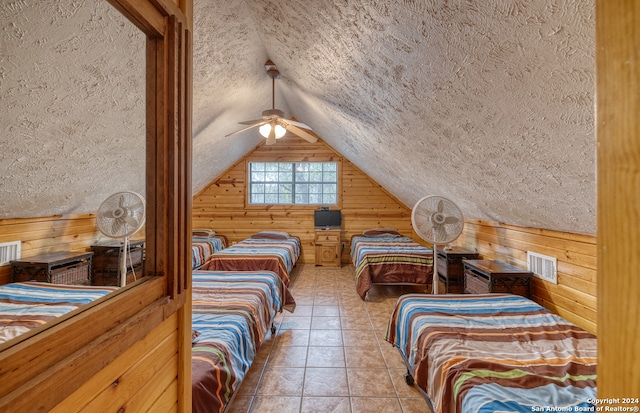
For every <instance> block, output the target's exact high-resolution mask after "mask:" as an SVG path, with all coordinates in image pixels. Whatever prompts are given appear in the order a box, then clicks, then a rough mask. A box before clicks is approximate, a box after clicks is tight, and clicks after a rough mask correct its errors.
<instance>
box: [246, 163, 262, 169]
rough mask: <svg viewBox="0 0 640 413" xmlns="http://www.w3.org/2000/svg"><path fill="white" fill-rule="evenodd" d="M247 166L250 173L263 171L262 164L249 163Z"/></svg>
mask: <svg viewBox="0 0 640 413" xmlns="http://www.w3.org/2000/svg"><path fill="white" fill-rule="evenodd" d="M249 166H250V167H251V170H252V171H264V162H251V163H250V164H249Z"/></svg>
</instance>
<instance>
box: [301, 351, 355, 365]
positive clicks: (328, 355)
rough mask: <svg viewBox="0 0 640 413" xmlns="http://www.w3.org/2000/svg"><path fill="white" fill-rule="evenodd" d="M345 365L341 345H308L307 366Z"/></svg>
mask: <svg viewBox="0 0 640 413" xmlns="http://www.w3.org/2000/svg"><path fill="white" fill-rule="evenodd" d="M345 366H346V365H345V361H344V350H343V348H342V347H309V352H308V356H307V367H342V368H344V367H345Z"/></svg>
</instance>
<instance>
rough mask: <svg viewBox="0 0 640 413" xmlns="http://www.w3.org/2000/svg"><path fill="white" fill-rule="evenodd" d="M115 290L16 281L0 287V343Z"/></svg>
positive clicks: (112, 288)
mask: <svg viewBox="0 0 640 413" xmlns="http://www.w3.org/2000/svg"><path fill="white" fill-rule="evenodd" d="M116 289H117V287H102V286H101V287H97V286H86V285H66V284H49V283H42V282H18V283H11V284H5V285H1V286H0V343H4V342H6V341H9V340H11V339H12V338H14V337H17V336H19V335H20V334H24V333H26V332H27V331H29V330H31V329H34V328H36V327H40V326H41V325H44V324H46V323H47V322H49V321H51V320H54V319H56V318H58V317H60V316H62V315H64V314H67V313H69V312H71V311H73V310H75V309H77V308H78V307H80V306H83V305H85V304H89V303H90V302H92V301H95V300H97V299H98V298H101V297H103V296H105V295H107V294H109V293H110V292H112V291H115V290H116Z"/></svg>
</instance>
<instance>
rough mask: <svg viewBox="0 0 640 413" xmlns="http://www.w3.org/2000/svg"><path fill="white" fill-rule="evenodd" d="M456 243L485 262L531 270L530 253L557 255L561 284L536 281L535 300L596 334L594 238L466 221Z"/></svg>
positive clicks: (559, 281) (534, 281)
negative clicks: (495, 262)
mask: <svg viewBox="0 0 640 413" xmlns="http://www.w3.org/2000/svg"><path fill="white" fill-rule="evenodd" d="M456 244H457V245H460V246H464V247H465V248H468V249H471V250H475V251H477V252H479V253H480V255H481V256H482V258H484V259H496V260H500V261H505V262H508V263H510V264H513V265H517V266H518V267H522V268H527V251H532V252H537V253H540V254H544V255H548V256H551V257H555V258H556V259H557V263H558V284H557V285H556V284H552V283H550V282H547V281H543V280H540V279H538V278H534V280H533V297H532V298H533V300H534V301H536V302H537V303H539V304H541V305H543V306H544V307H546V308H548V309H550V310H552V311H553V312H555V313H556V314H558V315H560V316H561V317H563V318H565V319H567V320H569V321H571V322H573V323H575V324H577V325H579V326H580V327H582V328H584V329H585V330H587V331H590V332H592V333H595V332H596V319H597V315H596V269H597V259H596V237H595V236H593V235H583V234H571V233H566V232H557V231H551V230H544V229H537V228H523V227H518V226H515V225H508V224H498V223H492V222H487V221H479V220H469V219H467V220H465V228H464V231H463V233H462V235H461V236H460V237H459V238H458V240H457V241H456Z"/></svg>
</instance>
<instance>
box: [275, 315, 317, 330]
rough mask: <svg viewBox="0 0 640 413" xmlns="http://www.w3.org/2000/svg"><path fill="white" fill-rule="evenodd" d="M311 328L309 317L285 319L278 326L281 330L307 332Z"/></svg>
mask: <svg viewBox="0 0 640 413" xmlns="http://www.w3.org/2000/svg"><path fill="white" fill-rule="evenodd" d="M310 328H311V317H285V318H284V320H283V321H282V323H281V324H280V328H279V331H281V330H308V329H310Z"/></svg>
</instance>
